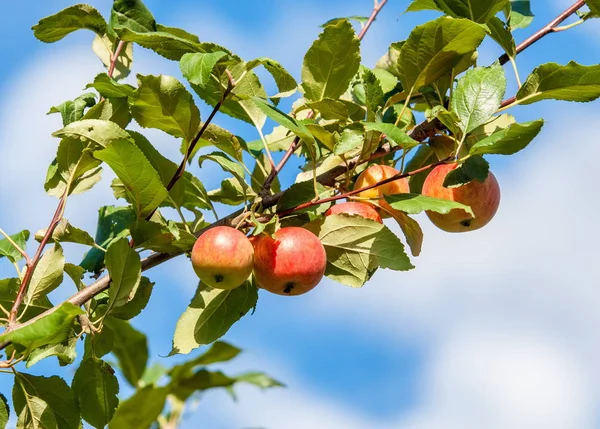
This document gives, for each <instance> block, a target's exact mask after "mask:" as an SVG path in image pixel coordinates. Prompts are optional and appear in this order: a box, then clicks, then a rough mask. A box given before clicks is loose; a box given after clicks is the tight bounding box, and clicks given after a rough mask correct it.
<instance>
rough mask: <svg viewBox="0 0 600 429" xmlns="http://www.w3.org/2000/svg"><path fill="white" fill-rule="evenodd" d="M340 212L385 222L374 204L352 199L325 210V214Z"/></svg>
mask: <svg viewBox="0 0 600 429" xmlns="http://www.w3.org/2000/svg"><path fill="white" fill-rule="evenodd" d="M340 213H346V214H350V215H358V216H362V217H364V218H365V219H371V220H374V221H375V222H379V223H383V220H381V216H379V213H377V210H375V209H374V208H373V206H371V205H369V204H364V203H359V202H354V201H350V202H347V203H339V204H336V205H335V206H333V207H331V208H330V209H329V210H327V211H326V212H325V216H329V215H332V214H340Z"/></svg>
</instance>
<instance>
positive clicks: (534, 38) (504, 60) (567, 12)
mask: <svg viewBox="0 0 600 429" xmlns="http://www.w3.org/2000/svg"><path fill="white" fill-rule="evenodd" d="M583 6H585V0H579V1H576V2H575V3H573V4H572V5H571V6H570V7H569V8H567V9H566V10H564V11H563V12H561V13H560V15H558V16H557V17H556V18H554V19H553V20H552V21H550V22H549V23H548V24H547V25H546V26H544V27H543V28H541V29H540V30H538V31H536V32H535V33H534V34H532V35H531V36H530V37H528V38H527V39H525V40H524V41H523V42H522V43H520V44H519V45H518V46H517V54H520V53H521V52H523V51H524V50H525V49H527V48H529V47H530V46H531V45H533V44H534V43H535V42H537V41H538V40H540V39H541V38H542V37H544V36H546V35H548V34H550V33H553V32H554V30H555V29H556V27H558V25H559V24H560V23H562V22H563V21H564V20H566V19H567V18H568V17H570V16H571V15H573V14H574V13H575V12H577V11H578V10H579V9H581V8H582V7H583ZM498 61H500V64H501V65H504V64H506V63H507V62H508V61H510V58H509V56H508V54H504V55H502V56H501V57H500V58H499V59H498Z"/></svg>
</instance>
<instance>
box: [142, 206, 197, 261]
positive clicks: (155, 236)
mask: <svg viewBox="0 0 600 429" xmlns="http://www.w3.org/2000/svg"><path fill="white" fill-rule="evenodd" d="M155 217H156V215H155V216H153V218H155ZM131 236H132V238H133V241H134V243H135V247H136V249H147V250H153V251H155V252H162V253H182V252H189V251H191V250H192V247H193V246H194V243H195V242H196V237H195V236H194V235H193V234H190V233H189V232H187V231H185V230H184V229H180V228H179V227H178V226H177V224H176V223H175V222H173V221H172V220H170V221H165V220H164V219H160V220H158V221H146V220H143V219H138V221H137V222H136V223H135V224H134V225H133V226H132V227H131Z"/></svg>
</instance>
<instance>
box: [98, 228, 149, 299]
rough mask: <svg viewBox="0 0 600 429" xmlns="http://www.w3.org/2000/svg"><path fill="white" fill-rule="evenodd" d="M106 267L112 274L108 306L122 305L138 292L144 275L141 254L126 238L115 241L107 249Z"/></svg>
mask: <svg viewBox="0 0 600 429" xmlns="http://www.w3.org/2000/svg"><path fill="white" fill-rule="evenodd" d="M105 263H106V268H107V269H108V274H109V275H110V287H109V289H108V306H109V308H112V307H113V306H121V305H124V304H125V303H127V302H128V301H129V300H130V299H132V298H133V296H134V295H135V293H136V290H137V287H138V285H139V284H140V278H141V275H142V264H141V261H140V255H139V254H138V253H137V252H136V251H135V250H133V249H132V248H131V247H129V241H128V240H127V239H126V238H120V239H118V240H117V241H115V242H113V243H112V244H111V245H110V246H109V247H108V249H107V250H106V258H105Z"/></svg>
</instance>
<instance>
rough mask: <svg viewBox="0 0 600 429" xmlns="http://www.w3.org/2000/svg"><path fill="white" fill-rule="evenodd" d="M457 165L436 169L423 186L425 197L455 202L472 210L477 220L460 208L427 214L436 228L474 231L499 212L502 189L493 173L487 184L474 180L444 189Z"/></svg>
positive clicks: (446, 165) (489, 175)
mask: <svg viewBox="0 0 600 429" xmlns="http://www.w3.org/2000/svg"><path fill="white" fill-rule="evenodd" d="M457 166H458V164H456V163H452V164H442V165H438V166H437V167H435V168H434V169H433V170H431V172H430V173H429V175H428V176H427V178H426V179H425V182H424V183H423V191H422V192H423V195H426V196H428V197H435V198H441V199H443V200H450V201H456V202H457V203H462V204H465V205H467V206H470V207H471V210H473V213H474V214H475V217H473V216H471V215H470V214H469V213H467V212H465V211H464V210H461V209H454V210H451V211H450V213H448V214H445V215H444V214H440V213H435V212H431V211H427V212H426V213H427V216H428V217H429V219H430V220H431V222H433V224H434V225H435V226H437V227H438V228H440V229H443V230H444V231H448V232H466V231H473V230H476V229H479V228H481V227H482V226H484V225H486V224H487V223H488V222H489V221H490V220H492V218H493V217H494V215H495V214H496V211H497V210H498V205H499V204H500V186H499V185H498V181H497V180H496V178H495V177H494V175H493V174H492V172H491V171H490V172H489V174H488V177H487V179H486V180H485V181H484V182H480V181H479V180H473V181H472V182H469V183H467V184H466V185H463V186H459V187H457V188H444V186H443V183H444V179H446V175H447V174H448V173H449V172H450V171H452V170H454V169H455V168H456V167H457Z"/></svg>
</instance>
